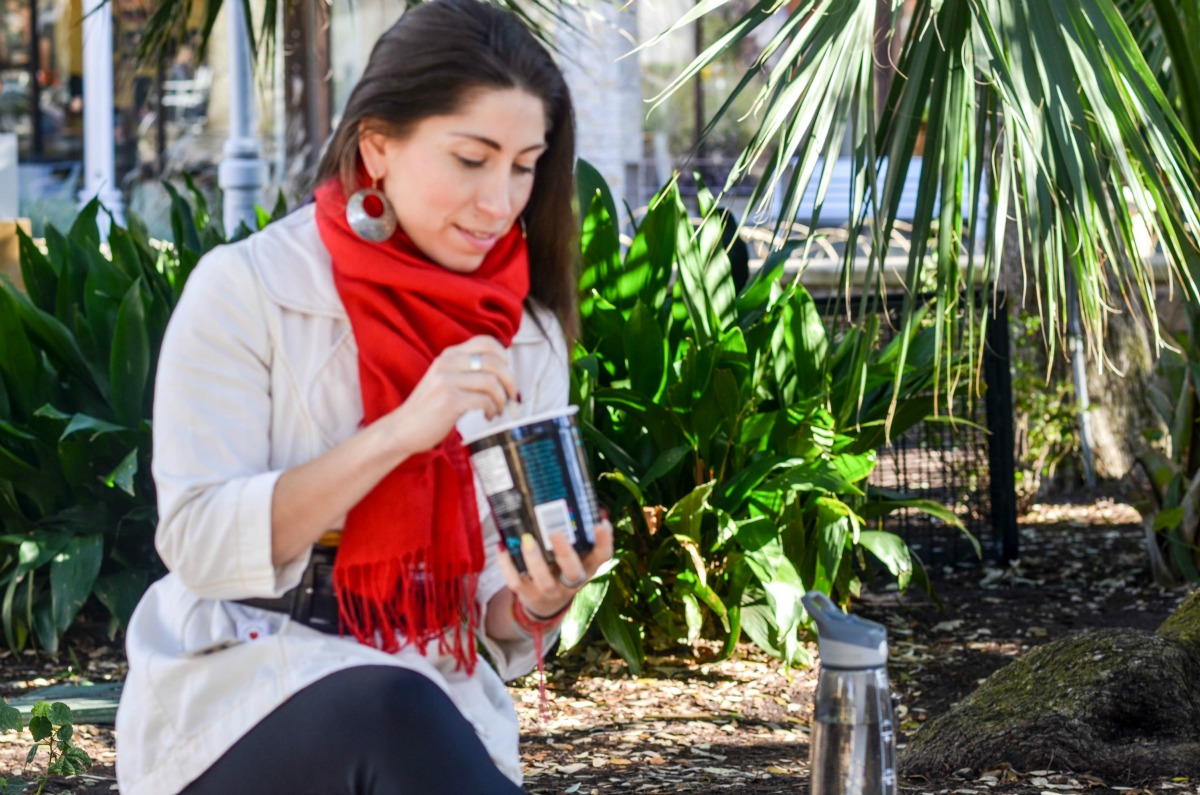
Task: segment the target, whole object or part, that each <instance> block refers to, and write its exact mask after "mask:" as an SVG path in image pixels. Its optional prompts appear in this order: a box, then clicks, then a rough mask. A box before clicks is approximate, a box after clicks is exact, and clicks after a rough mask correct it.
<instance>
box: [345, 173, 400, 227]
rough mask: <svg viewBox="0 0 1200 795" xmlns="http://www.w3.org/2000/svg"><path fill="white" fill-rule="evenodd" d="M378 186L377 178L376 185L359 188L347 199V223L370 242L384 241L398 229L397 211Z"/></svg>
mask: <svg viewBox="0 0 1200 795" xmlns="http://www.w3.org/2000/svg"><path fill="white" fill-rule="evenodd" d="M378 186H379V180H375V187H371V188H362V189H361V190H357V191H355V192H354V193H352V194H350V198H349V199H348V200H347V201H346V223H348V224H350V228H351V229H353V230H354V234H356V235H358V236H359V237H361V238H362V239H363V240H366V241H368V242H370V243H382V242H383V241H385V240H387V239H388V238H390V237H391V236H392V234H393V233H394V232H395V231H396V211H395V210H393V209H392V203H391V202H389V201H388V200H387V196H385V195H384V193H383V191H381V190H379V187H378ZM372 211H374V212H372Z"/></svg>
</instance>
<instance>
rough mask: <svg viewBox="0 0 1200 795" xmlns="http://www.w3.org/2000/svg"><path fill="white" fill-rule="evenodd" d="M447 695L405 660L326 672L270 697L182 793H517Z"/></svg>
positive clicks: (401, 794)
mask: <svg viewBox="0 0 1200 795" xmlns="http://www.w3.org/2000/svg"><path fill="white" fill-rule="evenodd" d="M521 792H522V790H521V788H520V787H518V786H517V785H516V784H514V783H512V781H510V780H509V779H508V778H507V777H505V775H504V774H503V773H501V772H500V771H499V770H498V769H497V768H496V766H495V764H493V762H492V760H491V757H489V756H488V753H487V750H486V749H485V748H484V747H483V743H482V742H480V740H479V737H478V736H477V735H476V734H475V729H474V728H473V727H472V726H471V724H470V723H469V722H468V721H467V719H466V718H464V717H463V716H462V713H460V712H459V711H458V708H457V707H455V706H454V703H453V702H452V701H450V699H449V697H447V696H446V694H445V693H444V692H443V691H442V690H441V689H440V688H439V687H438V686H437V685H435V684H434V683H433V682H431V681H429V680H428V679H426V678H425V677H424V676H422V675H420V674H418V673H416V672H414V671H409V670H406V669H404V668H395V667H391V666H379V665H372V666H361V667H357V668H349V669H346V670H344V671H339V672H337V673H334V674H331V675H329V676H327V677H325V678H324V679H321V680H320V681H318V682H315V683H313V684H312V685H309V686H308V687H306V688H305V689H304V690H301V691H300V692H299V693H297V694H296V695H294V696H292V698H290V699H288V700H287V701H286V702H284V703H283V704H282V705H280V706H279V708H278V709H276V710H275V711H274V712H272V713H271V714H270V715H268V716H267V717H266V718H264V719H263V720H262V721H261V722H260V723H259V724H258V725H257V726H255V727H254V728H253V729H251V730H250V732H249V733H248V734H247V735H246V736H245V737H243V738H242V739H240V740H238V742H237V744H236V745H234V746H233V747H232V748H230V749H229V750H228V751H227V752H226V753H225V755H224V756H222V757H221V758H220V759H218V760H217V761H216V763H215V764H214V765H213V766H212V767H210V768H209V769H208V770H207V771H205V773H204V775H202V776H200V778H198V779H196V780H195V781H193V782H192V783H191V784H190V785H189V786H188V788H187V789H185V790H184V791H183V793H182V795H237V794H238V793H247V794H248V795H249V793H253V795H308V793H311V794H312V795H442V793H445V795H519V793H521Z"/></svg>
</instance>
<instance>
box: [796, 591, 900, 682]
mask: <svg viewBox="0 0 1200 795" xmlns="http://www.w3.org/2000/svg"><path fill="white" fill-rule="evenodd" d="M801 601H802V602H804V608H805V609H806V610H807V611H808V614H809V615H810V616H812V618H813V620H814V621H816V622H817V632H818V636H817V649H818V651H819V653H820V655H821V665H823V666H826V667H829V668H848V669H861V668H882V667H883V666H885V665H887V659H888V647H887V628H886V627H884V626H883V625H882V624H877V623H876V622H874V621H867V620H866V619H865V618H859V617H858V616H852V615H847V614H846V613H843V612H842V611H841V610H839V609H838V607H837V605H835V604H834V603H833V601H832V600H831V599H830V598H829V597H828V596H826V595H825V594H823V593H821V592H820V591H809V592H808V593H806V594H805V595H804V596H803V597H802V598H801Z"/></svg>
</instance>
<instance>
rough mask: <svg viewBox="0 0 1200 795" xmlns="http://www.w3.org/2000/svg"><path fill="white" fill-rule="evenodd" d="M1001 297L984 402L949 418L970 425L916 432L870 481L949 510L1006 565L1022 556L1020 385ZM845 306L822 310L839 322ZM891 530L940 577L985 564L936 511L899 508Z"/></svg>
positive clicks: (991, 327)
mask: <svg viewBox="0 0 1200 795" xmlns="http://www.w3.org/2000/svg"><path fill="white" fill-rule="evenodd" d="M993 298H994V300H995V301H996V304H995V306H996V308H997V311H996V312H995V313H994V314H993V315H992V320H991V321H989V324H988V328H987V330H986V343H985V348H984V353H983V383H982V386H981V391H982V396H981V399H976V400H975V401H969V400H968V399H967V398H966V397H965V396H964V397H960V398H956V401H955V405H954V406H953V412H947V414H948V415H949V416H953V417H955V418H958V419H963V420H969V422H949V421H940V422H924V423H921V424H918V425H916V426H914V427H913V428H911V429H910V430H909V431H908V432H907V433H905V434H904V435H903V436H902V437H899V438H897V439H894V440H893V441H892V443H891V445H890V446H888V447H886V448H883V449H881V450H880V451H879V454H878V456H879V457H878V464H877V465H876V468H875V471H874V473H873V474H872V475H871V478H870V480H869V481H868V482H869V483H870V484H871V485H873V486H877V487H880V488H886V489H892V490H895V491H900V492H903V493H905V494H907V495H909V496H911V497H914V498H920V499H927V500H935V501H937V502H939V503H942V504H944V505H946V506H947V507H949V508H951V509H952V510H953V511H954V512H955V514H956V515H957V516H958V517H959V519H961V520H962V522H963V524H964V525H966V528H967V530H968V531H969V532H970V533H971V534H972V535H973V536H974V537H975V538H977V539H978V540H979V543H980V545H981V547H982V550H983V558H984V560H985V561H987V562H992V563H1004V562H1007V561H1010V560H1013V559H1015V558H1016V557H1017V554H1018V534H1017V521H1016V491H1015V482H1014V478H1015V472H1014V452H1013V450H1014V446H1013V441H1014V432H1013V409H1012V379H1011V374H1010V371H1009V339H1008V315H1007V312H1006V311H1005V305H1004V296H1003V295H998V296H993V297H989V301H990V300H993ZM976 300H978V296H977V297H976ZM842 301H843V299H837V298H830V299H826V300H824V301H821V300H818V305H819V306H822V305H823V307H824V311H825V313H826V316H827V317H833V316H835V315H836V314H839V310H840V309H842V308H843V307H844V304H843V303H842ZM902 303H903V296H902V295H899V294H891V295H889V296H888V299H887V302H886V307H885V311H886V312H887V313H888V316H889V319H890V320H891V322H890V323H883V324H881V325H882V327H883V328H884V329H885V331H884V335H885V337H886V335H887V333H888V332H887V329H894V328H896V327H898V326H899V319H900V311H901V307H902ZM840 314H843V315H844V313H840ZM885 341H886V339H885ZM884 529H887V530H889V531H891V532H894V533H897V534H898V535H900V536H901V537H902V538H904V539H905V541H907V542H908V545H909V547H910V548H911V549H912V550H913V552H914V553H916V554H917V556H919V557H920V559H921V561H922V562H923V563H924V564H925V566H926V568H927V569H928V570H929V572H930V574H931V575H932V576H936V575H937V574H938V573H939V572H941V571H942V570H943V569H945V568H947V567H969V566H975V565H979V564H980V560H979V558H977V557H976V555H975V550H974V547H973V546H972V545H971V543H970V542H969V540H968V539H967V538H966V536H964V535H963V533H962V531H961V530H959V529H958V528H956V527H954V526H952V525H950V524H948V523H946V522H944V521H942V520H940V519H937V518H935V517H933V516H930V515H929V514H928V513H925V512H922V511H919V510H917V509H914V508H902V509H899V510H897V511H895V512H893V513H891V514H889V515H888V516H887V517H886V518H885V519H884Z"/></svg>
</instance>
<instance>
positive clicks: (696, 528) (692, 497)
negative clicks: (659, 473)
mask: <svg viewBox="0 0 1200 795" xmlns="http://www.w3.org/2000/svg"><path fill="white" fill-rule="evenodd" d="M715 485H716V483H715V481H709V482H708V483H704V484H701V485H699V486H697V487H696V488H694V489H692V491H690V492H689V493H688V494H686V495H685V496H684V497H682V498H681V499H680V500H679V501H678V502H676V503H675V504H674V505H672V506H671V509H670V510H669V511H667V516H666V519H665V523H666V526H667V529H668V530H670V532H671V533H672V534H673V535H675V536H682V537H683V538H686V539H689V540H690V541H692V542H693V543H696V544H698V543H700V523H701V522H702V521H703V520H704V516H705V514H706V513H708V512H709V511H710V510H712V509H711V506H710V505H709V504H708V498H709V497H710V496H711V495H712V492H713V486H715ZM697 554H698V552H697Z"/></svg>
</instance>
